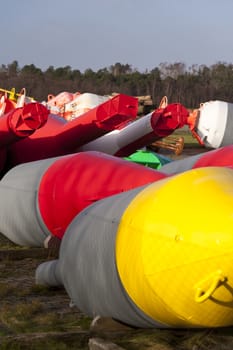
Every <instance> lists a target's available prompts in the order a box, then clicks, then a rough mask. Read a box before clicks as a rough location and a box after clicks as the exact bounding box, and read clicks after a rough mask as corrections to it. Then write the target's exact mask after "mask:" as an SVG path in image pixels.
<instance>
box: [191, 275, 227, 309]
mask: <svg viewBox="0 0 233 350" xmlns="http://www.w3.org/2000/svg"><path fill="white" fill-rule="evenodd" d="M210 279H212V282H211V284H210V286H209V288H207V289H206V290H205V288H202V287H198V288H197V291H196V294H195V301H196V302H197V303H203V302H204V301H206V300H207V299H208V298H209V297H210V296H211V295H212V294H213V293H214V291H215V290H216V289H217V288H219V287H220V285H221V284H222V283H223V282H225V281H226V280H227V278H226V277H225V276H223V275H222V273H221V272H219V271H217V274H216V273H215V274H214V275H212V276H211V278H210ZM206 281H207V280H205V281H203V282H206Z"/></svg>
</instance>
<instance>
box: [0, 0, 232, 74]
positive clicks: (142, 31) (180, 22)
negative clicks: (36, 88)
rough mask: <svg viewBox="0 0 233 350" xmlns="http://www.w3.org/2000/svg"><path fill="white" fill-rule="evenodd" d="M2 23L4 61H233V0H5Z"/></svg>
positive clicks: (74, 64)
mask: <svg viewBox="0 0 233 350" xmlns="http://www.w3.org/2000/svg"><path fill="white" fill-rule="evenodd" d="M0 30H1V35H2V45H1V50H0V64H9V63H11V62H13V61H14V60H17V61H18V63H19V66H20V67H23V66H24V65H26V64H34V65H35V66H36V67H38V68H41V69H42V70H46V69H47V68H48V67H49V66H54V68H57V67H65V66H71V68H72V69H79V70H80V71H81V72H83V71H85V69H88V68H91V69H93V70H94V71H97V70H98V69H101V68H104V67H109V66H111V65H113V64H115V63H116V62H120V63H122V64H130V65H131V66H132V68H135V69H138V70H139V71H141V72H144V71H145V70H146V69H148V70H151V69H153V68H155V67H158V66H159V64H160V63H162V62H167V63H175V62H183V63H185V64H186V65H187V67H189V66H191V65H192V64H197V65H201V64H205V65H207V66H210V65H212V64H215V63H217V62H225V63H233V40H232V36H233V1H232V0H221V1H219V0H202V1H201V0H167V1H166V0H83V1H81V0H63V1H61V0H37V1H35V0H31V1H29V0H20V1H3V2H2V3H1V21H0Z"/></svg>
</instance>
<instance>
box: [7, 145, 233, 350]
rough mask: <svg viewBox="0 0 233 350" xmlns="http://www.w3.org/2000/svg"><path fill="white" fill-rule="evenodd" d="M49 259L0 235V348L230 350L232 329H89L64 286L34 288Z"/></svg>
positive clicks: (108, 325)
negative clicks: (37, 274) (38, 272)
mask: <svg viewBox="0 0 233 350" xmlns="http://www.w3.org/2000/svg"><path fill="white" fill-rule="evenodd" d="M205 151H206V150H205V149H198V150H197V149H195V150H194V149H190V148H186V149H184V152H183V154H182V155H180V156H175V157H174V155H172V156H173V158H176V159H180V158H183V157H185V156H188V155H192V154H196V153H197V152H205ZM165 153H166V152H165ZM167 155H168V156H169V155H171V153H169V154H167ZM54 256H56V254H55V253H54V252H51V251H48V250H46V249H43V248H38V249H36V248H33V249H28V248H19V247H17V246H15V245H14V244H12V243H11V242H9V241H8V240H7V239H5V238H4V237H3V236H2V235H0V300H1V302H0V349H2V350H4V349H24V350H25V349H35V350H36V349H42V348H43V349H51V350H52V349H61V350H64V349H84V350H85V349H95V350H98V349H102V350H103V349H115V350H117V349H120V348H121V349H129V350H131V349H132V350H140V349H149V350H174V349H176V350H177V349H178V350H207V349H208V350H209V349H211V350H227V349H229V350H230V349H232V348H233V327H231V328H226V329H208V330H188V329H187V330H184V329H183V330H140V329H132V328H130V327H126V326H124V325H120V324H117V323H115V322H114V321H112V320H108V319H105V320H101V322H99V323H98V322H97V323H96V324H95V325H93V324H92V320H91V319H89V318H88V317H87V316H86V315H84V314H83V313H82V312H80V311H79V310H78V309H77V308H75V307H73V308H71V307H70V300H69V297H68V296H67V294H66V292H65V290H64V289H63V288H45V287H43V288H42V287H39V286H36V285H35V280H34V278H35V269H36V268H37V266H38V265H39V264H40V263H41V262H44V261H46V260H49V259H52V258H54ZM113 344H115V345H113ZM116 344H117V345H116Z"/></svg>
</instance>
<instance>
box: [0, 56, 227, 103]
mask: <svg viewBox="0 0 233 350" xmlns="http://www.w3.org/2000/svg"><path fill="white" fill-rule="evenodd" d="M12 87H14V88H15V89H16V91H17V92H19V91H20V90H21V89H22V88H26V91H27V95H28V96H32V97H34V98H35V99H36V100H38V101H46V100H47V96H48V95H49V94H53V95H57V94H58V93H60V92H62V91H68V92H77V91H78V92H80V93H84V92H89V93H94V94H98V95H110V94H112V93H123V94H127V95H131V96H144V95H150V96H151V98H152V101H153V104H154V105H155V106H157V105H158V104H159V102H160V100H161V98H162V97H163V96H165V95H166V96H167V98H168V101H169V103H172V102H180V103H182V104H183V105H184V106H186V107H187V108H197V107H199V105H200V103H202V102H206V101H210V100H223V101H226V102H233V64H228V63H224V62H218V63H216V64H214V65H211V66H210V67H208V66H206V65H192V66H191V67H187V66H186V65H185V64H184V63H182V62H176V63H167V62H164V63H160V64H159V66H158V67H155V68H154V69H152V70H150V71H149V70H146V71H145V72H139V71H138V70H137V69H134V68H132V66H131V65H129V64H121V63H119V62H117V63H115V64H113V65H112V66H110V67H106V68H103V69H99V70H98V71H93V70H92V69H90V68H89V69H86V70H85V71H84V72H83V73H82V72H80V70H78V69H72V68H71V67H70V66H65V67H58V68H54V67H53V66H49V67H48V68H47V69H46V70H44V71H42V70H41V69H40V68H37V67H36V66H35V65H34V64H28V65H25V66H23V67H19V64H18V62H17V61H16V60H15V61H13V62H12V63H10V64H7V65H5V64H2V65H1V67H0V88H4V89H8V90H10V89H11V88H12Z"/></svg>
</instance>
